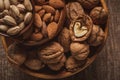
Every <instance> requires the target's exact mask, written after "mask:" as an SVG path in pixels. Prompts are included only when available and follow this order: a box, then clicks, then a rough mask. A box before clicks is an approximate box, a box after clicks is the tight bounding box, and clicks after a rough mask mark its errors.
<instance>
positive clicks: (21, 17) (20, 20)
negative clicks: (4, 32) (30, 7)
mask: <svg viewBox="0 0 120 80" xmlns="http://www.w3.org/2000/svg"><path fill="white" fill-rule="evenodd" d="M16 20H17V23H20V22H22V21H24V15H23V14H20V15H19V16H18V18H17V19H16Z"/></svg>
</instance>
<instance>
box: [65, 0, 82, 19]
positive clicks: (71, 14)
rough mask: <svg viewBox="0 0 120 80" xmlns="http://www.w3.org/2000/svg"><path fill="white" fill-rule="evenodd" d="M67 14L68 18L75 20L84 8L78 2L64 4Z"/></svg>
mask: <svg viewBox="0 0 120 80" xmlns="http://www.w3.org/2000/svg"><path fill="white" fill-rule="evenodd" d="M66 10H67V16H68V18H69V19H70V20H76V19H78V18H79V17H81V16H82V15H83V14H84V10H83V8H82V6H81V5H80V3H78V2H71V3H68V4H67V5H66Z"/></svg>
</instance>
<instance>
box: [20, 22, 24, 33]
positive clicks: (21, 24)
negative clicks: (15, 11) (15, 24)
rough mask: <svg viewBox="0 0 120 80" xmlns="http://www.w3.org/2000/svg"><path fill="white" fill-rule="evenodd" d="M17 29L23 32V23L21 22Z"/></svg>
mask: <svg viewBox="0 0 120 80" xmlns="http://www.w3.org/2000/svg"><path fill="white" fill-rule="evenodd" d="M19 27H20V31H21V30H23V29H24V28H25V24H24V22H21V23H20V24H19Z"/></svg>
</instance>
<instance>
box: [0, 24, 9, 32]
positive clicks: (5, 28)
mask: <svg viewBox="0 0 120 80" xmlns="http://www.w3.org/2000/svg"><path fill="white" fill-rule="evenodd" d="M7 30H8V26H6V25H0V31H2V32H6V31H7Z"/></svg>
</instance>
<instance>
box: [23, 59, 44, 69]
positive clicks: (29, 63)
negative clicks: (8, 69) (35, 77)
mask: <svg viewBox="0 0 120 80" xmlns="http://www.w3.org/2000/svg"><path fill="white" fill-rule="evenodd" d="M24 64H25V66H26V67H27V68H29V69H31V70H40V69H42V68H43V67H44V64H43V63H42V62H41V61H40V60H39V59H34V58H30V59H27V60H26V61H25V63H24Z"/></svg>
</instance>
